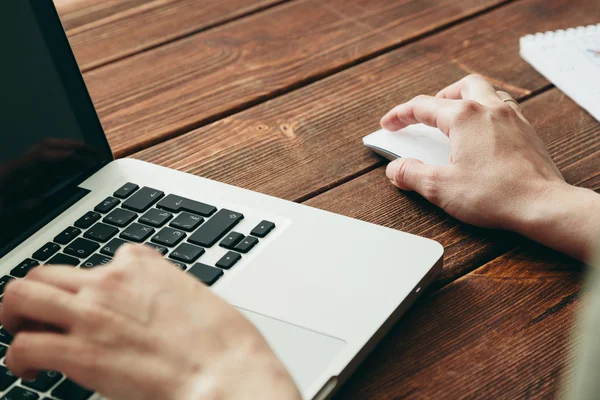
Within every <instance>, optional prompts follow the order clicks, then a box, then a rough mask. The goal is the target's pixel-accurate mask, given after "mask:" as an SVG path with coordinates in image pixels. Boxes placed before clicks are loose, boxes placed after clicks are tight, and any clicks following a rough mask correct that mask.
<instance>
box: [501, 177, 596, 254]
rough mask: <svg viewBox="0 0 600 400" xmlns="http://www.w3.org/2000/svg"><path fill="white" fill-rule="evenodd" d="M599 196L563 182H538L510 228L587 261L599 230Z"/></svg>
mask: <svg viewBox="0 0 600 400" xmlns="http://www.w3.org/2000/svg"><path fill="white" fill-rule="evenodd" d="M599 226H600V196H599V195H598V194H597V193H595V192H594V191H592V190H589V189H585V188H581V187H577V186H572V185H569V184H568V183H566V182H564V181H555V182H547V183H546V184H544V185H538V189H537V190H533V191H532V196H531V197H530V198H528V199H526V200H524V203H523V204H522V207H521V212H520V213H519V217H518V218H517V220H515V221H514V225H513V227H512V228H511V230H514V231H515V232H517V233H519V234H521V235H523V236H525V237H528V238H530V239H532V240H534V241H537V242H539V243H541V244H543V245H546V246H548V247H551V248H553V249H556V250H558V251H560V252H563V253H566V254H569V255H571V256H573V257H575V258H577V259H579V260H582V261H587V259H588V257H589V256H590V252H591V250H592V248H593V244H594V241H595V239H596V238H597V236H598V234H599V233H600V230H599V228H598V227H599Z"/></svg>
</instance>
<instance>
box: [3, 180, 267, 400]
mask: <svg viewBox="0 0 600 400" xmlns="http://www.w3.org/2000/svg"><path fill="white" fill-rule="evenodd" d="M243 219H244V215H243V214H241V213H239V212H236V211H233V210H228V209H224V208H223V209H218V208H217V207H215V206H212V205H209V204H205V203H201V202H199V201H196V200H192V199H188V198H185V197H181V196H177V195H174V194H165V193H163V192H162V191H160V190H156V189H153V188H150V187H142V188H140V187H139V186H138V185H136V184H135V183H131V182H130V183H126V184H125V185H123V186H122V187H121V188H119V189H118V190H117V191H116V192H114V194H113V195H112V196H110V197H108V198H106V200H104V201H102V202H101V203H100V204H98V205H97V206H96V207H95V208H94V210H93V211H89V212H87V213H86V214H85V215H82V216H81V218H79V219H78V220H77V221H75V223H74V224H73V225H74V226H69V227H67V228H66V229H65V230H63V231H62V232H61V233H60V234H59V235H58V236H56V237H55V238H54V240H53V241H52V242H48V243H46V244H45V245H44V246H42V247H41V248H40V249H38V250H37V251H36V252H35V253H33V254H32V255H31V258H27V259H25V260H23V261H22V262H21V263H20V264H19V265H17V266H15V267H14V268H13V269H12V270H11V272H10V275H5V276H3V277H1V278H0V301H1V300H2V297H1V296H2V294H3V293H4V288H5V286H6V284H7V283H8V282H10V281H11V280H13V279H15V278H24V277H25V276H26V274H27V272H29V271H30V270H31V269H32V268H35V267H37V266H39V265H58V264H60V265H72V266H74V267H79V268H94V267H96V266H100V265H106V264H108V263H109V262H110V261H111V260H112V257H114V255H115V253H116V251H117V249H118V248H119V247H121V246H122V245H123V244H125V243H144V245H146V246H149V247H151V248H153V249H154V250H156V251H157V252H159V253H160V254H162V255H163V256H164V257H166V258H167V259H168V260H169V261H170V262H171V263H173V264H174V265H175V266H176V267H178V268H180V269H182V270H184V271H186V272H188V273H189V274H191V275H193V276H195V277H196V278H197V279H200V280H201V281H202V282H204V283H205V284H206V285H208V286H210V285H213V284H214V283H215V282H217V281H218V280H219V279H220V278H221V277H222V276H223V275H224V274H225V272H226V271H227V270H229V269H231V268H232V267H233V266H234V265H235V264H236V263H238V262H239V261H240V260H241V259H242V257H243V256H244V254H246V253H248V252H249V251H251V250H252V249H253V248H254V247H255V246H257V245H259V242H260V239H262V238H265V237H266V236H267V235H268V234H269V233H270V232H271V231H272V230H273V229H275V224H274V223H273V222H270V221H262V222H261V223H259V224H258V225H257V226H256V227H255V228H254V229H253V230H252V231H251V232H249V234H248V235H244V234H243V233H240V232H235V231H233V229H234V228H235V227H236V225H238V223H239V222H240V221H242V220H243ZM217 243H218V245H219V246H220V247H222V248H223V249H225V250H227V252H226V253H225V255H224V256H223V257H222V258H221V259H219V260H218V261H217V262H216V263H215V265H214V266H213V265H208V264H206V263H203V262H202V255H203V254H204V253H205V252H206V249H207V248H211V247H213V246H216V245H217ZM11 341H12V336H11V335H10V334H9V333H8V332H7V331H6V330H4V329H3V328H2V329H0V358H2V359H3V358H4V355H5V354H6V351H7V350H8V347H7V346H10V343H11ZM7 389H10V390H8V392H7V393H6V394H5V395H4V396H2V397H1V398H0V400H4V399H10V400H21V399H24V400H25V399H27V400H31V399H44V400H46V399H47V400H50V399H57V400H86V399H88V398H90V397H91V396H92V395H93V392H91V391H89V390H87V389H84V388H82V387H81V386H78V385H77V384H75V383H74V382H72V381H70V380H69V379H67V378H65V377H64V376H63V375H62V374H60V373H59V372H54V371H43V372H41V373H40V374H39V375H38V376H37V377H36V378H35V379H34V380H32V381H22V380H19V379H18V378H17V377H15V376H14V375H13V374H12V373H11V372H10V371H9V370H8V369H7V368H6V367H5V366H3V365H0V392H4V391H6V390H7Z"/></svg>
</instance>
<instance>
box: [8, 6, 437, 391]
mask: <svg viewBox="0 0 600 400" xmlns="http://www.w3.org/2000/svg"><path fill="white" fill-rule="evenodd" d="M0 47H1V48H2V61H1V62H0V82H1V84H0V96H1V97H0V98H2V101H1V104H0V132H2V133H1V135H2V145H1V146H0V293H1V292H2V290H3V288H4V286H5V285H6V283H7V282H9V281H11V280H13V279H23V278H24V277H25V275H26V274H27V272H28V271H29V270H30V269H31V268H34V267H36V266H38V265H54V264H67V265H72V266H73V267H74V268H95V267H98V266H102V265H105V264H107V263H110V261H111V258H112V257H113V255H114V254H115V251H116V250H117V248H118V247H119V246H121V245H122V244H123V243H126V242H132V243H145V244H146V245H148V246H151V247H153V248H154V249H156V251H158V252H160V253H161V254H162V255H163V256H164V257H166V258H167V259H168V260H170V261H171V263H172V264H173V268H181V269H182V270H185V271H186V273H189V275H190V277H195V278H196V279H200V280H202V281H203V282H204V283H206V284H207V285H209V286H211V290H213V291H214V292H215V293H217V294H218V295H220V296H221V297H222V298H224V299H225V300H227V301H228V302H229V303H231V304H232V305H233V306H235V307H236V308H237V309H239V310H240V311H241V313H242V314H243V315H245V316H246V317H247V318H248V319H249V320H250V321H251V322H252V323H253V324H255V325H256V327H257V328H258V329H259V330H260V332H261V333H262V334H263V335H264V336H265V337H266V339H267V341H268V342H269V344H270V345H271V347H272V348H273V350H274V351H275V353H276V354H277V355H278V356H279V357H280V359H281V360H282V361H283V363H284V364H285V366H286V367H287V368H288V369H289V371H290V373H291V375H292V377H293V378H294V380H295V381H296V383H297V384H298V386H299V388H300V390H301V393H302V395H303V397H304V398H306V399H319V400H320V399H325V398H328V397H330V396H331V395H332V394H333V393H334V392H335V390H336V389H337V388H339V386H340V385H341V384H342V383H343V382H344V380H346V379H347V378H348V377H349V376H350V374H351V373H352V372H353V371H354V370H355V369H356V367H357V365H358V364H359V363H360V362H361V361H362V360H363V359H364V358H365V356H366V355H367V354H368V352H369V351H370V350H371V349H372V348H373V347H374V346H375V344H376V343H377V341H378V340H379V339H381V338H382V337H383V335H385V333H386V332H387V331H388V330H389V329H390V327H391V326H392V325H393V324H394V323H395V322H396V321H397V320H398V319H399V317H400V316H401V315H402V313H403V312H404V311H405V310H406V309H407V308H408V307H409V306H410V305H411V303H413V302H414V301H415V299H416V298H417V297H418V296H419V294H421V293H422V292H423V289H424V288H425V286H427V284H428V283H430V282H431V281H432V279H433V278H434V277H435V275H436V274H437V273H438V272H439V271H440V269H441V266H442V255H443V248H442V246H441V245H440V244H438V243H437V242H435V241H432V240H428V239H424V238H420V237H417V236H413V235H410V234H407V233H403V232H400V231H396V230H392V229H387V228H384V227H381V226H377V225H373V224H369V223H366V222H362V221H358V220H355V219H351V218H347V217H343V216H340V215H336V214H333V213H329V212H325V211H321V210H318V209H314V208H310V207H307V206H303V205H300V204H296V203H293V202H288V201H284V200H281V199H277V198H274V197H270V196H266V195H264V194H260V193H256V192H252V191H249V190H244V189H241V188H238V187H233V186H230V185H226V184H223V183H219V182H215V181H212V180H208V179H204V178H202V177H199V176H193V175H189V174H186V173H183V172H179V171H176V170H172V169H168V168H164V167H160V166H157V165H153V164H149V163H145V162H142V161H138V160H134V159H120V160H114V159H113V156H112V153H111V150H110V147H109V145H108V142H107V140H106V137H105V134H104V132H103V130H102V126H101V124H100V122H99V119H98V117H97V114H96V112H95V110H94V106H93V104H92V101H91V99H90V96H89V94H88V92H87V89H86V87H85V84H84V81H83V79H82V76H81V73H80V71H79V69H78V66H77V64H76V61H75V58H74V56H73V53H72V51H71V48H70V46H69V42H68V41H67V38H66V35H65V33H64V30H63V28H62V25H61V23H60V20H59V17H58V15H57V13H56V10H55V8H54V5H53V3H52V1H51V0H3V1H2V2H1V5H0ZM132 129H135V128H132ZM197 140H199V141H201V140H203V139H202V137H200V136H198V138H197ZM274 178H275V177H274ZM44 268H51V267H44ZM181 323H185V321H181ZM10 342H11V337H10V335H9V334H8V333H7V332H6V331H5V330H3V329H2V330H0V355H2V356H3V355H4V354H5V352H6V351H7V347H8V346H10ZM399 356H401V355H399ZM0 364H2V363H1V362H0ZM7 393H8V394H11V396H12V397H11V398H15V399H16V398H37V397H39V398H49V399H57V400H62V399H88V398H90V399H99V398H100V395H98V394H93V393H92V392H90V391H87V390H86V389H84V388H81V387H80V386H78V385H77V384H76V383H74V382H72V381H70V380H69V379H68V377H64V376H63V375H62V374H60V373H58V372H53V371H50V372H43V373H42V375H40V376H38V378H36V379H35V380H34V381H30V382H22V381H21V380H19V379H17V378H16V377H14V376H12V375H11V374H10V373H9V372H8V371H7V370H6V367H5V366H4V365H3V364H2V365H0V396H3V395H5V394H7ZM23 393H25V394H27V397H23V396H22V395H23ZM18 396H21V397H18Z"/></svg>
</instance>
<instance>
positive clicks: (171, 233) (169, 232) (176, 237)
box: [152, 228, 187, 247]
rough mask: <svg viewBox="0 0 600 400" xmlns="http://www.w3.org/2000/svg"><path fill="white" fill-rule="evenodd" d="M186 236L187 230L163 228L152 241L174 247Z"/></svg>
mask: <svg viewBox="0 0 600 400" xmlns="http://www.w3.org/2000/svg"><path fill="white" fill-rule="evenodd" d="M186 236H187V235H186V234H185V232H182V231H178V230H176V229H173V228H162V229H161V230H160V231H159V232H158V233H157V234H156V235H154V237H153V238H152V241H153V242H154V243H157V244H161V245H163V246H167V247H173V246H177V245H178V244H179V242H181V241H182V240H183V239H184V238H185V237H186Z"/></svg>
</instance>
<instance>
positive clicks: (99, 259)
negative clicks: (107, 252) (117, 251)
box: [81, 254, 112, 268]
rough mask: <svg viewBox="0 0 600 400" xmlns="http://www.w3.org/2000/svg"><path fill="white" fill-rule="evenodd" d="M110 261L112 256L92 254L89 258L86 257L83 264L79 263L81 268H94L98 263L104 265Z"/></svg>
mask: <svg viewBox="0 0 600 400" xmlns="http://www.w3.org/2000/svg"><path fill="white" fill-rule="evenodd" d="M111 261H112V258H110V257H107V256H103V255H101V254H94V255H93V256H91V257H90V258H88V259H87V260H86V261H85V262H84V263H83V264H81V268H94V267H97V266H99V265H106V264H108V263H110V262H111Z"/></svg>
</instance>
